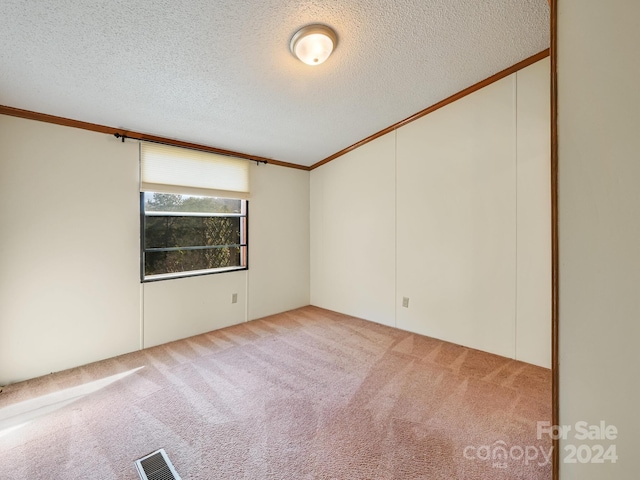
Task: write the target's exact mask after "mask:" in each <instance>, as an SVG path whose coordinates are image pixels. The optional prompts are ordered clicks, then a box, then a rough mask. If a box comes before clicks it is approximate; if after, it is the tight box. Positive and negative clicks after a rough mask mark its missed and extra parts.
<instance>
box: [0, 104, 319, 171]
mask: <svg viewBox="0 0 640 480" xmlns="http://www.w3.org/2000/svg"><path fill="white" fill-rule="evenodd" d="M0 114H2V115H9V116H11V117H19V118H26V119H28V120H36V121H38V122H46V123H53V124H55V125H62V126H64V127H72V128H80V129H82V130H89V131H91V132H97V133H106V134H108V135H115V134H116V133H118V134H120V135H122V136H125V137H135V138H136V139H140V140H147V141H149V142H156V143H164V144H166V145H172V146H175V147H182V148H191V149H196V150H202V151H204V152H210V153H218V154H220V155H229V156H232V157H238V158H243V159H245V160H252V161H256V162H257V161H259V162H267V163H268V164H271V165H279V166H281V167H288V168H295V169H298V170H305V171H308V170H309V167H306V166H304V165H297V164H295V163H289V162H283V161H280V160H273V159H271V158H265V157H259V156H257V155H249V154H246V153H240V152H234V151H232V150H225V149H223V148H216V147H210V146H207V145H201V144H198V143H191V142H183V141H182V140H175V139H173V138H167V137H161V136H158V135H150V134H147V133H141V132H134V131H132V130H125V129H122V128H114V127H107V126H105V125H98V124H97V123H89V122H82V121H80V120H73V119H70V118H64V117H56V116H55V115H48V114H46V113H38V112H32V111H30V110H22V109H20V108H14V107H7V106H5V105H0Z"/></svg>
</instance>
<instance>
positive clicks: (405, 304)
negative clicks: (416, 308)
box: [402, 297, 409, 308]
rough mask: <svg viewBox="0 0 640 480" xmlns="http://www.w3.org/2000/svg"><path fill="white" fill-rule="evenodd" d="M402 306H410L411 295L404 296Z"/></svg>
mask: <svg viewBox="0 0 640 480" xmlns="http://www.w3.org/2000/svg"><path fill="white" fill-rule="evenodd" d="M402 306H403V307H404V308H409V297H402Z"/></svg>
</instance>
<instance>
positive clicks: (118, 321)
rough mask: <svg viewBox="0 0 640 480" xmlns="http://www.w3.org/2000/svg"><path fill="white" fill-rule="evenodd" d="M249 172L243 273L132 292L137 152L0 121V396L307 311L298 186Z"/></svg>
mask: <svg viewBox="0 0 640 480" xmlns="http://www.w3.org/2000/svg"><path fill="white" fill-rule="evenodd" d="M250 171H251V182H252V185H253V187H252V189H253V191H252V195H251V200H250V203H249V205H250V211H249V270H248V271H241V272H233V273H224V274H216V275H207V276H202V277H194V278H186V279H172V280H164V281H159V282H152V283H146V284H144V285H142V286H141V285H140V252H139V249H140V240H139V234H140V224H139V222H140V212H139V209H140V199H139V187H138V144H137V143H136V142H134V141H127V142H126V143H124V144H123V143H122V142H120V141H118V140H117V139H115V138H114V137H112V136H109V135H104V134H99V133H95V132H87V131H84V130H79V129H74V128H69V127H62V126H58V125H51V124H46V123H41V122H35V121H31V120H25V119H18V118H14V117H8V116H2V115H0V225H1V227H0V265H1V268H0V385H2V384H5V383H10V382H15V381H19V380H24V379H27V378H32V377H35V376H38V375H43V374H47V373H50V372H53V371H58V370H62V369H65V368H70V367H74V366H78V365H82V364H86V363H89V362H92V361H96V360H100V359H103V358H108V357H111V356H115V355H119V354H122V353H126V352H130V351H133V350H136V349H138V348H140V346H142V345H144V346H146V347H148V346H151V345H156V344H158V343H162V342H167V341H171V340H177V339H179V338H184V337H187V336H191V335H195V334H198V333H202V332H205V331H209V330H212V329H215V328H220V327H222V326H226V325H230V324H234V323H239V322H242V321H245V320H246V319H247V317H249V318H257V317H260V316H263V315H268V314H272V313H277V312H281V311H284V310H288V309H292V308H296V307H299V306H303V305H307V304H308V303H309V274H308V271H309V172H306V171H299V170H292V169H288V168H283V167H278V166H275V165H266V166H265V165H261V166H259V167H256V166H255V165H253V166H252V167H251V170H250ZM232 293H238V303H237V304H232V303H231V294H232ZM143 313H144V315H143ZM142 315H143V316H142Z"/></svg>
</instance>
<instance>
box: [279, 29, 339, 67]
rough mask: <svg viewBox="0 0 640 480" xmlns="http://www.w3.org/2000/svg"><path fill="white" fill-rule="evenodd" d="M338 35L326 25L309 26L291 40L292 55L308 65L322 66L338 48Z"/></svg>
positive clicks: (299, 31)
mask: <svg viewBox="0 0 640 480" xmlns="http://www.w3.org/2000/svg"><path fill="white" fill-rule="evenodd" d="M336 43H337V38H336V34H335V32H334V31H333V30H331V29H330V28H329V27H326V26H324V25H309V26H306V27H303V28H301V29H300V30H298V31H297V32H296V33H295V35H294V36H293V37H292V38H291V43H290V44H289V48H290V50H291V53H293V55H294V56H296V57H297V58H298V59H299V60H300V61H302V62H304V63H306V64H307V65H320V64H321V63H323V62H324V61H325V60H326V59H327V58H329V55H331V52H333V49H334V48H335V47H336Z"/></svg>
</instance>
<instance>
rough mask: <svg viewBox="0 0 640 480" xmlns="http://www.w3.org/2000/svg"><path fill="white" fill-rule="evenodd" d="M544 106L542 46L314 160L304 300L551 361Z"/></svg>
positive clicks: (509, 354) (453, 339) (533, 359)
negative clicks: (500, 74) (520, 63)
mask: <svg viewBox="0 0 640 480" xmlns="http://www.w3.org/2000/svg"><path fill="white" fill-rule="evenodd" d="M539 103H540V104H539ZM548 111H549V60H548V59H545V60H542V61H540V62H538V63H537V64H535V65H532V66H529V67H527V68H526V69H524V70H522V71H520V72H518V73H517V74H513V75H511V76H509V77H507V78H504V79H502V80H500V81H499V82H496V83H494V84H492V85H489V86H488V87H486V88H484V89H482V90H480V91H478V92H475V93H473V94H471V95H469V96H467V97H464V98H463V99H461V100H459V101H457V102H454V103H453V104H450V105H448V106H446V107H444V108H442V109H439V110H437V111H435V112H433V113H431V114H429V115H427V116H425V117H423V118H421V119H419V120H417V121H414V122H412V123H410V124H408V125H405V126H403V127H401V128H400V129H398V130H397V131H396V132H394V133H390V134H388V135H386V136H384V137H382V138H380V139H377V140H375V141H373V142H371V143H369V144H366V145H364V146H363V147H360V148H358V149H356V150H354V151H352V152H350V153H349V154H347V155H345V156H344V157H342V158H340V159H338V160H336V161H334V162H330V163H328V164H325V165H323V166H321V167H319V168H317V169H315V170H313V171H312V172H311V239H312V240H311V265H312V266H311V303H312V304H314V305H318V306H321V307H325V308H330V309H334V310H338V311H340V312H343V313H347V314H351V315H357V316H360V317H363V318H367V319H369V320H374V321H378V322H381V323H386V324H388V325H396V326H398V327H399V328H403V329H406V330H409V331H413V332H417V333H421V334H425V335H429V336H433V337H436V338H441V339H444V340H448V341H451V342H454V343H458V344H462V345H467V346H470V347H473V348H478V349H482V350H486V351H490V352H493V353H497V354H500V355H504V356H507V357H512V358H517V359H520V360H524V361H527V362H530V363H535V364H538V365H542V366H544V367H550V364H551V358H550V344H551V334H550V330H551V307H550V298H551V277H550V264H551V258H550V241H551V240H550V222H551V219H550V190H549V183H550V176H549V162H550V161H549V136H550V132H549V114H548ZM345 199H346V200H347V201H345ZM392 206H393V208H392ZM403 297H408V298H409V308H404V307H402V306H401V305H402V298H403Z"/></svg>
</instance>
